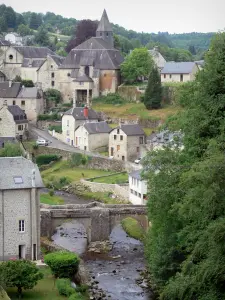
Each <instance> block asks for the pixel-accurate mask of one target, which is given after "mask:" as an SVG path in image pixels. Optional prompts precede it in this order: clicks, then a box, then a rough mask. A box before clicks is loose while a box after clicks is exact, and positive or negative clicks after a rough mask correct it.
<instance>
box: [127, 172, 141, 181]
mask: <svg viewBox="0 0 225 300" xmlns="http://www.w3.org/2000/svg"><path fill="white" fill-rule="evenodd" d="M129 176H131V177H133V178H136V179H138V180H142V178H141V171H140V170H136V171H133V172H131V173H130V174H129Z"/></svg>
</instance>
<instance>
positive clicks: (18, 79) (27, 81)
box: [13, 75, 34, 87]
mask: <svg viewBox="0 0 225 300" xmlns="http://www.w3.org/2000/svg"><path fill="white" fill-rule="evenodd" d="M13 81H14V82H21V84H22V85H24V86H25V87H34V83H33V81H32V80H30V79H22V78H21V77H20V76H19V75H16V77H15V78H14V80H13Z"/></svg>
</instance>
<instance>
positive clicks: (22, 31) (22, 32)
mask: <svg viewBox="0 0 225 300" xmlns="http://www.w3.org/2000/svg"><path fill="white" fill-rule="evenodd" d="M17 32H18V33H19V35H21V36H26V35H30V34H31V33H32V31H31V30H30V28H29V27H28V26H27V25H24V24H20V25H19V26H18V29H17Z"/></svg>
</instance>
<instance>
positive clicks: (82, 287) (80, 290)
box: [75, 284, 88, 294]
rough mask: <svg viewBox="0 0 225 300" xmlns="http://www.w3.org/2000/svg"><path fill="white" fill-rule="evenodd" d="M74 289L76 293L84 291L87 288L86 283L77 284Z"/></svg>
mask: <svg viewBox="0 0 225 300" xmlns="http://www.w3.org/2000/svg"><path fill="white" fill-rule="evenodd" d="M75 290H76V292H78V293H82V294H83V293H85V292H86V291H87V290H88V285H86V284H81V285H79V286H77V287H76V288H75Z"/></svg>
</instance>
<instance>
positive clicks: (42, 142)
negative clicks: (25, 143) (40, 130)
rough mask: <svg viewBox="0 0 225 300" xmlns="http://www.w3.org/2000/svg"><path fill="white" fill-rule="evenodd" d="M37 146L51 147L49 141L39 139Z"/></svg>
mask: <svg viewBox="0 0 225 300" xmlns="http://www.w3.org/2000/svg"><path fill="white" fill-rule="evenodd" d="M36 145H39V146H48V145H49V141H47V140H44V139H38V140H37V141H36Z"/></svg>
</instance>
